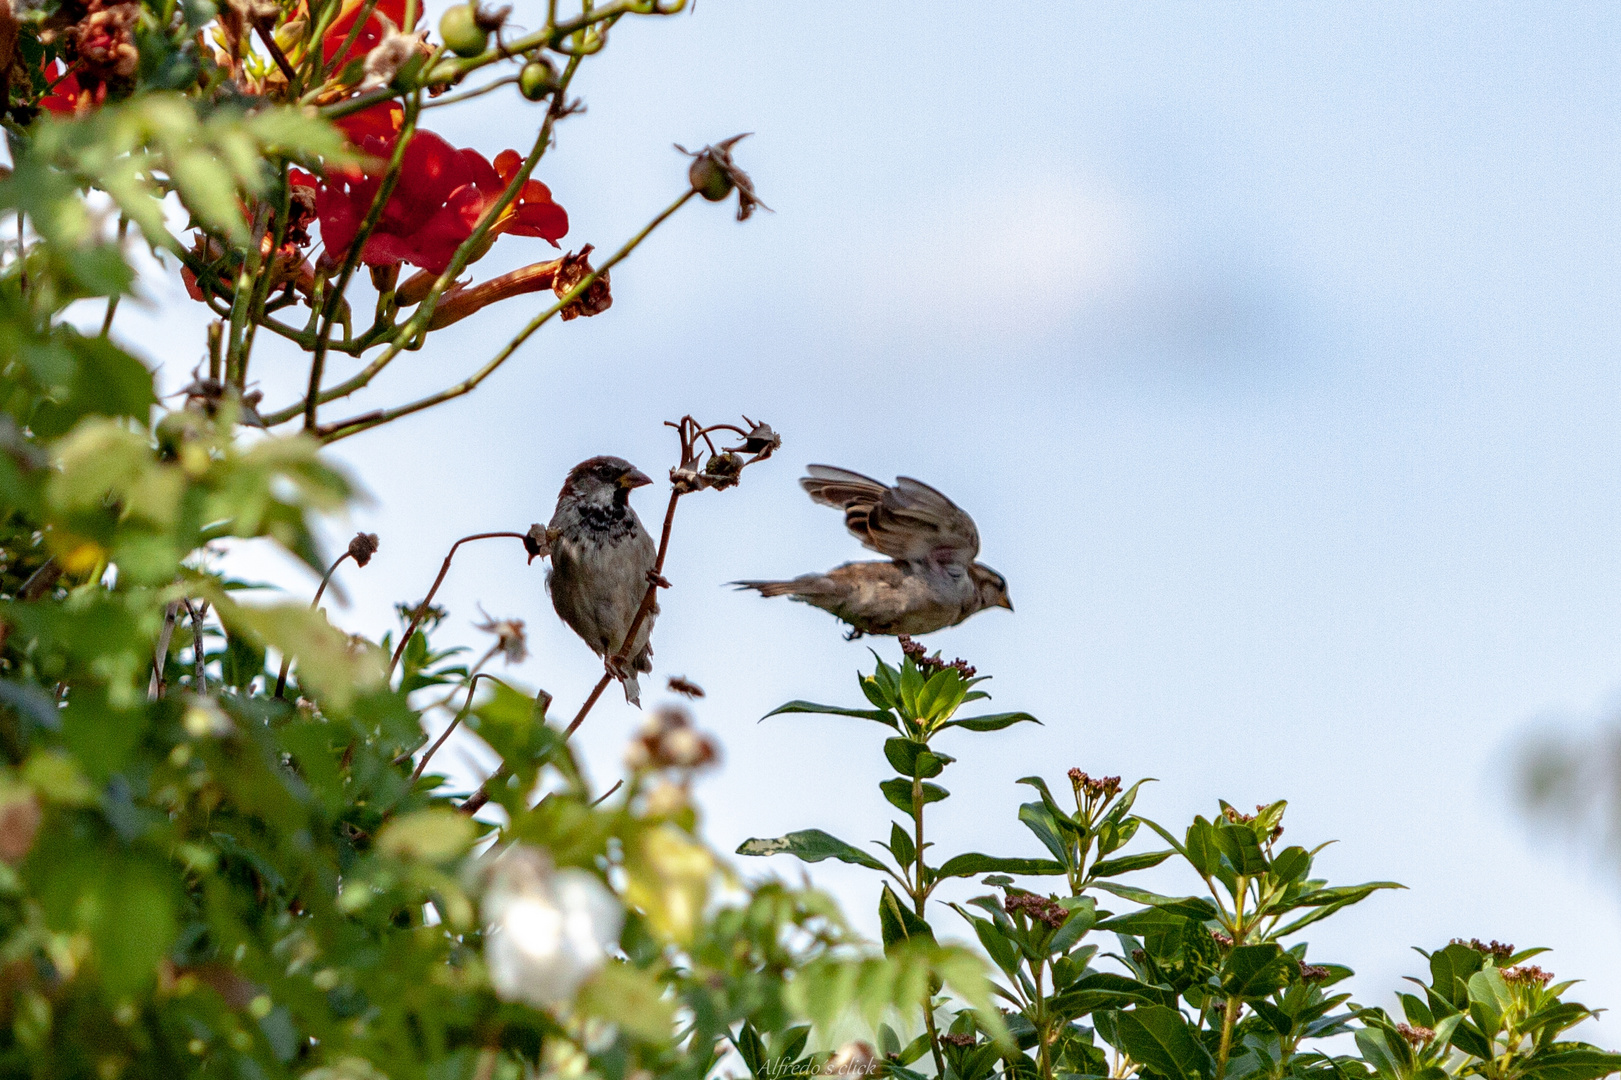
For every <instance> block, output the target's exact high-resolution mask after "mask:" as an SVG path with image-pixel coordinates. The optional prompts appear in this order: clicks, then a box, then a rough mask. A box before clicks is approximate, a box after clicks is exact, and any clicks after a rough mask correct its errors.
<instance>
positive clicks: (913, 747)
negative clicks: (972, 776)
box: [884, 738, 957, 780]
mask: <svg viewBox="0 0 1621 1080" xmlns="http://www.w3.org/2000/svg"><path fill="white" fill-rule="evenodd" d="M884 757H885V758H886V759H888V761H889V764H890V766H891V767H892V768H893V769H894V770H895V771H896V772H898V773H900V774H901V775H902V776H907V777H922V778H923V779H925V780H926V779H928V778H929V777H932V776H939V775H940V772H941V770H943V769H944V768H945V767H946V766H947V765H949V764H951V763H952V762H953V761H956V760H957V759H956V758H954V757H951V756H949V755H946V754H937V753H935V752H934V751H932V750H930V749H929V747H928V745H927V744H926V743H921V742H918V741H916V740H915V739H903V738H893V739H885V740H884Z"/></svg>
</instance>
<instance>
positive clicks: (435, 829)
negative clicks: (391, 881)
mask: <svg viewBox="0 0 1621 1080" xmlns="http://www.w3.org/2000/svg"><path fill="white" fill-rule="evenodd" d="M477 836H478V826H477V824H476V823H475V822H474V821H473V819H472V818H471V817H469V816H468V815H466V814H463V813H461V812H460V811H457V810H451V809H449V808H448V807H435V808H433V809H430V810H418V811H416V812H415V813H412V814H406V815H405V816H404V817H399V818H395V819H394V820H393V821H390V822H389V823H388V824H387V825H385V826H383V828H382V831H381V832H379V833H378V834H377V850H379V851H381V852H382V853H383V854H385V855H389V856H392V857H393V858H396V859H403V860H405V861H408V862H445V861H446V860H448V859H454V858H458V857H460V856H462V855H464V854H466V852H467V849H468V848H469V847H471V846H472V844H473V841H474V839H476V838H477Z"/></svg>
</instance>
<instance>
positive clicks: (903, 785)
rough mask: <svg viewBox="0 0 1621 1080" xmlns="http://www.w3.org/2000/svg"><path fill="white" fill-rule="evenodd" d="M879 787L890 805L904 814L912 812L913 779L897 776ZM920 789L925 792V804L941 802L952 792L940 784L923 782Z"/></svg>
mask: <svg viewBox="0 0 1621 1080" xmlns="http://www.w3.org/2000/svg"><path fill="white" fill-rule="evenodd" d="M878 788H879V790H880V791H882V792H883V793H884V798H886V799H888V800H889V805H891V806H893V807H894V808H895V809H897V810H899V811H900V812H901V813H903V814H910V813H911V812H912V781H910V780H903V779H900V778H899V777H897V778H896V779H894V780H885V781H884V782H883V783H881V784H879V785H878ZM920 790H921V791H922V793H923V805H925V806H927V805H928V804H929V803H932V802H939V801H940V800H941V799H944V798H946V797H947V796H949V795H950V794H951V792H949V791H947V790H946V789H945V788H943V787H941V786H940V785H939V784H922V785H920Z"/></svg>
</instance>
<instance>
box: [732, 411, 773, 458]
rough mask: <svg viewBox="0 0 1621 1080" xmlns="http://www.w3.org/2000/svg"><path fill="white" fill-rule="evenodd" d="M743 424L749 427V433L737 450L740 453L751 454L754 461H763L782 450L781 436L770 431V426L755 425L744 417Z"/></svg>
mask: <svg viewBox="0 0 1621 1080" xmlns="http://www.w3.org/2000/svg"><path fill="white" fill-rule="evenodd" d="M743 422H744V423H745V424H748V425H749V433H748V435H746V436H744V438H743V445H742V446H739V447H738V448H737V449H738V451H739V452H740V453H744V454H753V455H754V460H755V461H764V460H765V459H766V458H768V457H770V456H771V455H772V454H775V453H776V452H777V451H778V450H780V449H782V436H781V435H778V434H777V433H776V432H775V431H773V430H771V425H770V424H756V423H755V422H754V421H752V420H750V419H749V418H748V417H746V416H745V417H744V418H743Z"/></svg>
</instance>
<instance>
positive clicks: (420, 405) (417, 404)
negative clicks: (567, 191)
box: [266, 188, 694, 442]
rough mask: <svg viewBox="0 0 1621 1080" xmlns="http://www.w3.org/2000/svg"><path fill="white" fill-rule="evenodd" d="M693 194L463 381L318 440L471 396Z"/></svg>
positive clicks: (337, 427) (335, 428)
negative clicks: (464, 395) (537, 333)
mask: <svg viewBox="0 0 1621 1080" xmlns="http://www.w3.org/2000/svg"><path fill="white" fill-rule="evenodd" d="M693 194H694V193H693V191H692V190H691V189H690V188H689V189H688V190H687V191H686V192H685V193H684V194H683V195H682V196H681V197H680V198H679V199H677V200H676V201H675V202H673V203H671V204H670V205H669V206H667V207H665V208H664V210H663V211H662V212H661V213H660V214H659V215H658V216H657V217H655V218H654V219H653V220H652V221H651V222H649V223H648V224H647V226H646V227H645V228H643V229H642V231H641V232H639V233H637V234H636V235H635V236H633V237H631V238H630V240H628V241H626V243H625V245H624V246H623V247H621V248H620V249H619V250H618V251H616V252H614V254H613V255H612V256H611V257H610V258H609V259H608V260H607V261H606V262H604V263H603V264H602V265H601V266H599V267H597V269H596V270H594V271H592V272H591V273H590V274H587V275H586V276H585V277H583V278H581V279H580V282H579V284H577V285H575V286H574V288H572V289H570V290H569V291H568V292H567V293H565V294H563V296H561V297H559V298H558V301H557V303H555V304H553V305H552V306H551V307H549V308H547V309H546V310H545V311H543V312H542V313H541V314H539V315H537V316H535V317H534V318H533V319H531V320H530V321H529V324H528V325H527V326H525V327H524V328H523V329H522V330H520V331H519V332H518V335H517V336H516V337H514V338H513V339H512V340H511V341H509V342H507V344H506V345H505V346H504V347H503V348H502V349H501V351H500V352H498V353H496V354H495V356H494V358H493V359H491V360H490V361H489V362H488V363H487V364H485V365H484V366H483V367H481V368H479V369H478V371H476V372H474V373H473V374H472V375H470V376H468V377H467V378H466V379H463V380H462V381H461V382H459V383H457V384H455V385H454V386H451V387H448V388H446V389H444V390H441V391H439V392H438V393H436V394H429V395H428V396H427V397H425V398H420V399H418V400H416V401H413V402H411V403H410V404H407V405H401V406H399V407H398V408H394V409H379V410H377V411H376V412H373V413H363V414H361V415H360V416H356V417H353V418H351V419H349V420H341V421H339V422H337V423H335V424H332V425H330V426H329V427H327V428H325V429H324V430H322V431H321V440H322V441H323V442H336V441H337V440H339V439H345V438H348V437H349V436H350V435H358V434H359V433H360V432H362V431H367V430H369V429H371V428H374V427H378V426H380V425H382V424H387V423H390V422H391V421H394V420H398V419H399V418H400V417H402V416H409V415H410V414H411V413H414V412H420V411H422V410H423V409H426V408H430V407H431V406H434V405H438V404H439V403H441V402H444V401H449V400H451V399H452V398H458V397H461V396H462V395H463V394H468V393H471V392H472V391H473V390H475V389H476V388H477V387H478V385H479V383H481V382H483V381H484V380H485V379H487V378H488V377H489V376H490V375H491V374H492V373H493V372H494V371H495V369H496V368H498V367H500V366H501V365H502V364H504V363H506V361H507V360H508V359H509V358H510V357H511V356H512V354H513V353H514V352H516V351H517V350H518V347H519V346H521V345H522V344H523V343H524V342H525V341H528V340H529V337H530V335H532V334H533V333H534V332H535V331H536V330H539V329H540V328H541V327H542V326H544V325H545V324H546V323H547V322H549V321H551V319H552V317H553V316H555V315H556V314H557V313H558V312H560V311H562V310H563V309H564V308H565V307H567V306H568V305H569V304H572V303H573V302H574V301H575V300H577V299H578V298H579V297H580V296H581V295H583V294H584V293H585V290H586V289H588V288H590V287H591V285H592V284H593V283H594V282H595V281H596V280H597V279H598V278H599V277H601V276H602V275H603V274H605V273H607V272H608V271H609V270H610V269H612V268H613V267H614V266H615V265H616V264H617V263H619V262H620V260H622V259H624V258H625V257H626V256H627V255H629V254H630V253H631V252H632V251H634V250H636V247H637V245H639V244H640V243H641V242H642V241H643V240H646V239H647V237H648V236H649V235H650V234H651V233H652V232H653V230H654V229H656V228H658V227H659V226H660V225H661V224H663V223H664V220H665V219H666V218H668V217H669V216H670V215H671V214H673V213H675V212H676V211H677V210H679V209H681V207H682V206H684V205H686V202H687V200H688V199H690V198H692V196H693ZM424 303H426V301H424ZM415 321H416V318H415V317H413V318H412V320H411V323H407V324H406V328H407V329H410V327H411V325H412V324H413V323H415ZM396 341H398V339H396ZM271 422H272V421H270V420H268V419H267V420H266V423H267V424H269V423H271Z"/></svg>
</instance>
